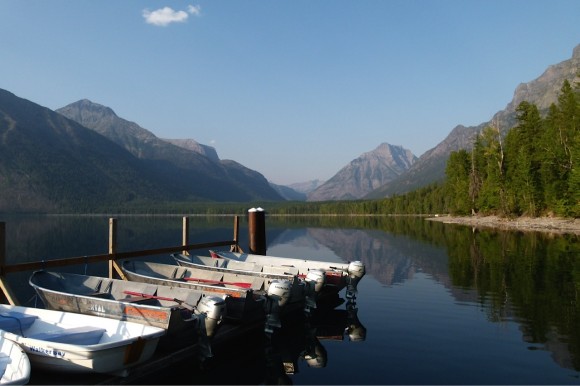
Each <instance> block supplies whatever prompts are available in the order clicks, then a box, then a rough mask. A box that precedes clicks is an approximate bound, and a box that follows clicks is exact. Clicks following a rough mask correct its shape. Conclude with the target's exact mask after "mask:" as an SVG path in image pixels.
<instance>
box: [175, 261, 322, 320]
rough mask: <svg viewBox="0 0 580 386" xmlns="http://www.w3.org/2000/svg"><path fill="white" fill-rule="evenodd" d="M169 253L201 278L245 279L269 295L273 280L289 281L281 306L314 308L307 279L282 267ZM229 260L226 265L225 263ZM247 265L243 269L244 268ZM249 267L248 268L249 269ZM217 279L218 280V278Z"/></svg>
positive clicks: (256, 289) (307, 309) (278, 282)
mask: <svg viewBox="0 0 580 386" xmlns="http://www.w3.org/2000/svg"><path fill="white" fill-rule="evenodd" d="M171 257H172V258H173V259H174V261H175V262H176V263H177V265H180V266H182V267H187V268H189V271H190V272H191V274H192V275H195V277H198V278H200V279H201V280H208V279H209V280H211V282H214V283H217V282H218V281H219V280H221V281H222V282H223V281H231V280H236V281H244V282H247V283H249V284H251V286H250V288H252V289H253V290H254V291H266V292H267V293H268V295H269V296H275V292H274V291H272V290H273V289H274V288H272V289H271V288H270V287H271V286H272V284H278V285H279V284H280V283H290V293H289V298H288V300H287V301H286V302H285V304H284V307H285V308H287V309H298V308H303V309H304V310H305V312H307V313H308V312H310V310H311V308H316V304H312V303H308V302H306V300H307V295H308V293H307V289H308V285H307V284H308V283H307V282H305V281H304V280H301V279H300V278H299V277H298V275H297V274H295V273H294V272H292V270H290V272H289V271H288V270H284V268H283V267H266V269H261V267H256V266H255V265H254V266H252V267H237V266H236V263H237V262H235V261H228V260H223V259H222V260H221V261H219V259H213V258H211V257H209V256H198V255H184V254H181V253H173V254H171ZM228 263H229V265H228ZM244 268H246V269H244ZM248 268H249V269H248ZM218 279H219V280H218Z"/></svg>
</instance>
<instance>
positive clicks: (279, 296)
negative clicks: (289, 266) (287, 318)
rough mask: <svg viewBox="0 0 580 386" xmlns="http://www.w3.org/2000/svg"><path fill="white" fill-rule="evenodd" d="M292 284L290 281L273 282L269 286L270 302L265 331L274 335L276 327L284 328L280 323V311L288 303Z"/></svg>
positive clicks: (267, 306) (268, 303)
mask: <svg viewBox="0 0 580 386" xmlns="http://www.w3.org/2000/svg"><path fill="white" fill-rule="evenodd" d="M291 291H292V283H291V282H290V281H289V280H272V282H271V283H270V285H269V286H268V291H267V294H268V301H267V302H266V314H267V319H266V324H265V327H264V329H265V331H266V332H269V333H272V332H274V327H278V328H280V327H282V322H280V311H281V309H282V308H283V307H284V306H285V305H286V303H288V300H289V299H290V293H291Z"/></svg>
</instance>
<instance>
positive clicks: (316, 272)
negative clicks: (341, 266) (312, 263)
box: [304, 269, 326, 293]
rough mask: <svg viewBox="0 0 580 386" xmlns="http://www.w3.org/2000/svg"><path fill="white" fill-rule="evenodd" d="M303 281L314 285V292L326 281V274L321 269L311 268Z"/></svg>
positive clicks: (320, 289)
mask: <svg viewBox="0 0 580 386" xmlns="http://www.w3.org/2000/svg"><path fill="white" fill-rule="evenodd" d="M304 281H305V282H306V283H308V284H309V285H311V286H313V287H314V292H316V293H319V292H320V291H322V287H324V284H325V282H326V274H325V272H324V271H323V270H321V269H311V270H310V271H308V273H307V274H306V278H305V279H304Z"/></svg>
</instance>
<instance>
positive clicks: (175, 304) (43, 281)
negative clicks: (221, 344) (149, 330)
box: [29, 270, 225, 349]
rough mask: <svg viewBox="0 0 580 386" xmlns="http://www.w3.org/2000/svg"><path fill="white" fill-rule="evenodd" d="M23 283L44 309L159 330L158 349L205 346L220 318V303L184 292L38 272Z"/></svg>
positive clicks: (200, 295)
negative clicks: (160, 335)
mask: <svg viewBox="0 0 580 386" xmlns="http://www.w3.org/2000/svg"><path fill="white" fill-rule="evenodd" d="M29 283H30V285H31V286H32V288H34V290H35V291H36V293H37V294H38V295H39V297H40V298H41V299H42V301H43V303H44V305H45V307H46V308H48V309H52V310H58V311H69V312H78V313H81V314H87V315H96V316H104V317H107V318H113V319H117V320H128V321H131V322H137V323H141V324H145V325H150V326H156V327H161V328H164V329H166V330H167V333H166V334H165V335H164V336H163V337H162V338H161V342H160V346H162V347H163V348H165V347H166V348H171V349H178V348H181V347H185V346H188V345H193V344H195V343H200V342H203V343H204V344H207V339H206V338H207V337H210V336H213V335H214V333H215V330H216V329H217V328H218V324H219V323H220V322H221V320H222V317H223V314H224V313H225V301H224V300H223V299H222V298H220V297H218V296H206V295H205V294H204V293H203V292H201V291H195V290H191V289H188V288H175V287H167V286H159V285H154V284H146V283H139V282H131V281H127V280H116V279H108V278H104V277H99V276H87V275H77V274H72V273H60V272H48V271H44V270H43V271H36V272H34V273H33V274H32V275H31V276H30V279H29ZM200 337H201V339H200V341H198V338H200Z"/></svg>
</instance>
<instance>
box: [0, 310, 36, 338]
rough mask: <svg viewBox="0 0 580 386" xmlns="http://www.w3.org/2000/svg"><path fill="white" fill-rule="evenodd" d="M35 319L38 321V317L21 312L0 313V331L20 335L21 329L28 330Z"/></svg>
mask: <svg viewBox="0 0 580 386" xmlns="http://www.w3.org/2000/svg"><path fill="white" fill-rule="evenodd" d="M36 319H38V316H36V315H28V314H24V313H22V312H1V313H0V329H1V330H4V331H10V332H13V333H17V334H20V332H21V329H22V330H26V329H28V328H29V327H30V326H31V325H32V323H34V321H35V320H36Z"/></svg>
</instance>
